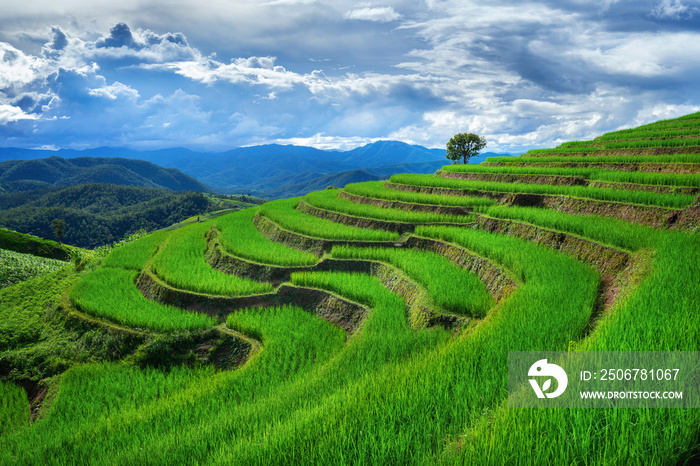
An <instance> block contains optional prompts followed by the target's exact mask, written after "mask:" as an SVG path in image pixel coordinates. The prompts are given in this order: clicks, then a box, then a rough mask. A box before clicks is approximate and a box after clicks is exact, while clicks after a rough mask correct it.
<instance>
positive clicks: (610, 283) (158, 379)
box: [0, 113, 700, 465]
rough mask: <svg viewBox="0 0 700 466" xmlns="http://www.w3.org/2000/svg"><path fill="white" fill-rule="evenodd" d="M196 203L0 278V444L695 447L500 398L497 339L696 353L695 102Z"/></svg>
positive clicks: (545, 456) (210, 450)
mask: <svg viewBox="0 0 700 466" xmlns="http://www.w3.org/2000/svg"><path fill="white" fill-rule="evenodd" d="M200 220H201V221H199V222H197V221H194V222H191V223H188V224H186V225H184V226H181V227H179V228H175V229H163V230H159V231H157V232H154V233H151V234H146V235H137V236H138V237H137V238H135V239H134V240H133V241H125V242H124V244H121V245H116V246H115V247H113V248H111V249H109V250H107V251H104V253H102V254H96V253H88V252H84V255H85V257H82V256H80V254H82V253H73V256H74V262H73V263H71V264H70V265H69V266H66V267H62V268H59V269H58V270H55V269H53V268H52V269H49V270H48V271H46V272H43V273H41V274H39V276H38V277H37V278H34V279H32V280H27V281H22V282H21V283H18V284H15V285H12V286H8V287H6V288H4V289H3V290H2V291H0V315H1V316H2V319H0V375H2V382H1V384H0V391H1V392H2V395H1V396H0V400H2V401H1V403H0V421H1V422H0V464H241V465H244V464H245V465H248V464H261V465H271V464H280V465H287V464H327V465H341V464H381V465H390V464H396V465H400V464H494V465H500V464H538V465H541V464H562V465H564V464H582V465H583V464H611V465H612V464H615V465H621V464H694V463H695V462H697V461H698V460H699V459H700V410H698V409H648V408H626V409H621V408H620V409H618V408H610V409H512V408H509V407H508V355H509V352H514V351H565V352H576V353H578V352H597V351H700V286H699V285H698V284H700V236H699V235H698V230H699V228H700V113H694V114H690V115H687V116H684V117H681V118H676V119H671V120H663V121H657V122H655V123H651V124H647V125H644V126H640V127H637V128H633V129H628V130H623V131H616V132H613V133H608V134H604V135H603V136H600V137H598V138H596V139H593V140H588V141H573V142H570V143H565V144H562V145H561V146H559V147H556V148H553V149H546V150H532V151H529V152H527V153H525V154H523V155H521V156H519V157H493V158H489V159H487V160H486V162H484V163H481V164H479V165H446V166H444V167H443V168H442V169H440V170H438V171H437V173H435V174H429V175H417V174H401V175H393V176H391V178H390V179H388V180H386V181H371V182H363V183H354V184H349V185H347V186H346V187H345V188H343V189H337V188H330V187H329V189H326V190H321V191H315V192H312V193H310V194H308V195H305V196H303V197H301V198H291V199H281V200H276V201H270V202H266V203H264V204H262V205H258V206H254V207H250V208H247V209H243V210H239V211H237V212H233V213H228V214H225V215H221V216H214V217H212V218H210V219H208V220H207V219H204V218H202V219H200ZM132 239H133V238H132ZM52 270H53V271H52Z"/></svg>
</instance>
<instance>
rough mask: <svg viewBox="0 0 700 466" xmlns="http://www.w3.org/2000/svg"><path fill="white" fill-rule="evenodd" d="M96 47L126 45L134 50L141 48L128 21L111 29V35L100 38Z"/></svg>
mask: <svg viewBox="0 0 700 466" xmlns="http://www.w3.org/2000/svg"><path fill="white" fill-rule="evenodd" d="M95 47H97V48H101V47H126V48H130V49H134V50H139V49H140V48H141V45H140V44H137V43H136V41H135V40H134V36H133V35H132V34H131V29H129V26H128V25H127V24H126V23H119V24H117V25H116V26H114V27H112V28H111V29H110V30H109V36H108V37H103V38H101V39H98V40H97V42H95Z"/></svg>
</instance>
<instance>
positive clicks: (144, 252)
mask: <svg viewBox="0 0 700 466" xmlns="http://www.w3.org/2000/svg"><path fill="white" fill-rule="evenodd" d="M169 235H170V232H169V231H157V232H155V233H151V234H150V235H141V234H140V233H139V234H135V235H132V236H130V237H128V238H126V239H125V240H124V241H122V242H120V243H116V244H115V245H114V246H113V247H111V248H110V249H109V252H108V253H107V254H108V255H107V257H105V260H104V262H103V263H102V265H103V266H104V267H118V268H122V269H128V270H136V271H140V270H141V269H143V268H144V267H146V264H147V263H148V261H149V259H150V258H151V257H153V255H155V253H156V252H157V251H158V248H160V245H161V243H162V242H163V241H164V240H165V239H166V238H167V237H168V236H169Z"/></svg>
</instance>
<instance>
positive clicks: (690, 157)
mask: <svg viewBox="0 0 700 466" xmlns="http://www.w3.org/2000/svg"><path fill="white" fill-rule="evenodd" d="M486 163H506V164H509V163H542V164H545V165H544V166H546V164H550V163H624V164H630V163H642V164H643V163H700V154H674V155H610V156H593V155H591V156H583V157H576V156H571V157H555V156H548V157H528V156H525V155H521V156H520V157H487V158H486Z"/></svg>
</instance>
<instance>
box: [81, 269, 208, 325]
mask: <svg viewBox="0 0 700 466" xmlns="http://www.w3.org/2000/svg"><path fill="white" fill-rule="evenodd" d="M137 274H138V272H135V271H133V270H125V269H117V268H111V267H107V268H101V269H97V270H94V271H92V272H90V273H89V274H88V275H86V276H85V277H84V278H83V279H82V280H80V282H78V283H77V284H76V285H75V286H74V287H73V289H72V290H71V292H70V300H71V302H72V303H73V305H75V306H76V307H77V308H79V309H80V310H82V311H84V312H87V313H88V314H92V315H95V316H98V317H102V318H106V319H109V320H112V321H114V322H118V323H120V324H124V325H129V326H131V327H137V328H150V329H153V330H158V331H164V332H167V331H172V330H183V329H197V328H206V327H211V326H215V325H216V324H217V322H216V319H214V318H212V317H209V316H208V315H204V314H196V313H193V312H185V311H182V310H181V309H178V308H176V307H174V306H168V305H164V304H159V303H156V302H155V301H151V300H148V299H146V298H145V297H144V296H143V295H142V294H141V293H140V292H139V290H138V289H137V288H136V285H135V284H134V283H135V281H136V276H137Z"/></svg>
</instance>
